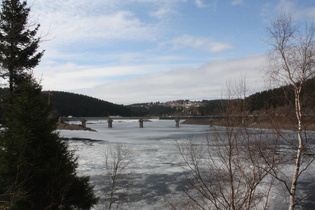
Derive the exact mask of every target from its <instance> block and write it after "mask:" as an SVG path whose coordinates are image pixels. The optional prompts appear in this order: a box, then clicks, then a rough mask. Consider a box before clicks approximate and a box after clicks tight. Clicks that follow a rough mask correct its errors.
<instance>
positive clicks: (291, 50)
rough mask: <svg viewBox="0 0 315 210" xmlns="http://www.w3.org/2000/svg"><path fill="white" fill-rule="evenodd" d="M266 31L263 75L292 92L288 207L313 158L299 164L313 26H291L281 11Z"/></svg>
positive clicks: (313, 67) (314, 54) (314, 67)
mask: <svg viewBox="0 0 315 210" xmlns="http://www.w3.org/2000/svg"><path fill="white" fill-rule="evenodd" d="M302 29H303V30H302ZM268 31H269V34H270V35H271V39H270V45H271V47H272V51H271V52H270V53H269V62H270V65H269V68H268V70H267V76H268V78H269V79H270V80H271V81H272V82H273V83H276V84H277V85H281V86H283V85H286V86H289V87H290V88H292V91H293V92H294V101H293V104H294V108H293V109H294V111H295V119H294V121H295V122H296V126H295V131H296V142H295V144H292V145H291V146H292V147H293V148H294V150H295V151H296V154H295V158H294V159H295V163H294V171H293V175H292V180H291V183H290V184H288V183H286V185H287V189H288V191H289V194H290V204H289V209H290V210H292V209H294V208H295V206H296V205H297V204H298V203H299V202H300V201H301V199H300V198H296V194H297V184H298V181H299V178H300V176H301V174H302V173H303V172H304V171H305V170H306V169H307V167H308V166H309V165H310V164H311V163H312V161H313V160H314V159H309V160H307V161H306V162H304V165H303V161H304V160H305V156H304V153H305V150H306V147H307V144H308V140H307V138H306V136H305V135H303V132H304V130H305V118H306V117H307V114H308V113H306V112H305V109H304V100H303V93H304V92H305V91H306V89H305V86H304V85H305V83H306V82H307V80H309V79H311V78H313V77H314V76H315V43H314V32H315V28H314V25H307V24H305V25H303V27H302V25H300V26H298V25H295V24H294V22H293V21H292V19H291V17H290V16H287V15H286V14H281V15H280V16H279V17H278V18H277V19H276V20H274V21H273V22H272V24H271V26H270V27H269V28H268Z"/></svg>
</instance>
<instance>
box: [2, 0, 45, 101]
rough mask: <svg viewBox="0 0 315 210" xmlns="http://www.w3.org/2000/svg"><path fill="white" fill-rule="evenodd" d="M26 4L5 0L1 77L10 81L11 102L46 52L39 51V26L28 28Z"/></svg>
mask: <svg viewBox="0 0 315 210" xmlns="http://www.w3.org/2000/svg"><path fill="white" fill-rule="evenodd" d="M29 12H30V9H29V8H28V7H27V3H26V1H22V3H21V2H20V1H19V0H3V1H2V8H1V13H0V64H1V67H2V71H3V72H2V74H1V76H2V77H3V78H4V79H9V88H10V103H11V104H12V103H13V98H12V93H13V91H14V90H15V89H16V88H17V87H18V85H19V82H20V80H21V78H23V77H24V76H25V75H27V74H28V73H29V72H30V71H31V69H32V68H34V67H35V66H37V65H38V63H39V61H40V59H41V57H42V56H43V54H44V51H41V52H38V47H39V43H40V41H41V39H40V38H39V37H36V34H37V31H38V29H39V24H37V25H35V26H34V27H31V26H30V25H29V23H28V22H29V20H28V19H29Z"/></svg>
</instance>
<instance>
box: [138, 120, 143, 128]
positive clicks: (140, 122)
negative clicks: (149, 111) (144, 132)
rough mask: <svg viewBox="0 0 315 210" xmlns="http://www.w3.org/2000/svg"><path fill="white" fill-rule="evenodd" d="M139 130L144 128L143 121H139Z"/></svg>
mask: <svg viewBox="0 0 315 210" xmlns="http://www.w3.org/2000/svg"><path fill="white" fill-rule="evenodd" d="M139 128H143V119H140V120H139Z"/></svg>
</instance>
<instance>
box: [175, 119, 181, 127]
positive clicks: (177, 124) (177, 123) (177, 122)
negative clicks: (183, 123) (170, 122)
mask: <svg viewBox="0 0 315 210" xmlns="http://www.w3.org/2000/svg"><path fill="white" fill-rule="evenodd" d="M179 121H180V119H176V120H175V122H176V128H179Z"/></svg>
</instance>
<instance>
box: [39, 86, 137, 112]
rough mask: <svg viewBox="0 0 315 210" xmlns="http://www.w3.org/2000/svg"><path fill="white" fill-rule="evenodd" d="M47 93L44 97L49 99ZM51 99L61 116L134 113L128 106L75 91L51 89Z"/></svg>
mask: <svg viewBox="0 0 315 210" xmlns="http://www.w3.org/2000/svg"><path fill="white" fill-rule="evenodd" d="M47 93H48V92H44V93H43V97H44V98H45V100H47V101H48V94H47ZM50 101H51V104H52V107H53V109H55V110H56V111H57V112H58V114H59V116H76V117H107V116H113V115H121V116H132V115H133V112H132V111H131V110H130V109H129V108H128V107H126V106H123V105H118V104H114V103H110V102H107V101H103V100H100V99H96V98H93V97H89V96H85V95H80V94H75V93H69V92H61V91H50Z"/></svg>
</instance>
